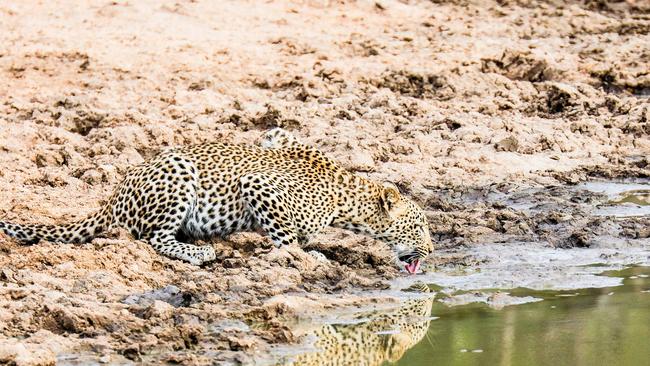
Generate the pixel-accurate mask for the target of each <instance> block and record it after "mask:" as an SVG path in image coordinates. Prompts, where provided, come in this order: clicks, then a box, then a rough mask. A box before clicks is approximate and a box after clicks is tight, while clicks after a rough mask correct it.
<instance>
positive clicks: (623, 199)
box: [578, 182, 650, 216]
mask: <svg viewBox="0 0 650 366" xmlns="http://www.w3.org/2000/svg"><path fill="white" fill-rule="evenodd" d="M578 188H579V189H585V190H588V191H592V192H598V193H603V194H605V195H607V197H608V201H607V202H606V203H605V204H603V205H600V206H599V207H598V208H597V210H596V212H595V214H596V215H600V216H646V215H650V184H648V183H620V182H587V183H583V184H580V185H578Z"/></svg>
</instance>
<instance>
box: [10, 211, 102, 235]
mask: <svg viewBox="0 0 650 366" xmlns="http://www.w3.org/2000/svg"><path fill="white" fill-rule="evenodd" d="M109 215H110V210H109V208H108V207H104V208H102V209H101V210H99V211H96V212H94V213H92V214H91V215H90V216H88V217H86V218H84V219H82V220H79V221H75V222H72V223H69V224H63V225H41V224H35V225H21V224H12V223H8V222H4V221H0V232H4V233H5V234H7V235H9V236H10V237H12V238H15V239H17V240H18V241H20V242H22V243H24V244H35V243H38V242H39V241H41V240H47V241H51V242H59V243H85V242H87V241H89V240H91V239H92V238H94V237H95V236H97V235H98V234H99V233H101V232H102V231H105V230H106V229H108V226H109V225H110V216H109Z"/></svg>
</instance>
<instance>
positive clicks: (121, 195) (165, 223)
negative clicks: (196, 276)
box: [111, 153, 216, 265]
mask: <svg viewBox="0 0 650 366" xmlns="http://www.w3.org/2000/svg"><path fill="white" fill-rule="evenodd" d="M197 187H198V172H197V170H196V168H195V167H194V164H193V163H192V162H191V161H189V160H187V159H185V158H183V157H182V156H179V155H177V154H174V153H169V154H166V155H163V156H160V157H159V158H157V159H156V160H155V161H152V162H151V163H150V164H147V165H144V166H142V167H141V168H140V169H138V170H137V171H134V172H132V175H130V176H128V177H127V178H126V179H125V181H124V182H123V184H122V187H121V188H119V189H118V191H117V192H116V195H115V196H114V197H113V199H112V200H111V205H112V207H113V209H114V217H115V219H116V221H117V223H118V225H119V226H122V227H125V228H126V229H128V230H130V231H131V233H133V234H134V236H136V237H139V238H142V239H144V240H146V241H148V242H149V243H150V244H151V246H152V247H153V248H154V249H155V250H156V252H158V253H160V254H163V255H166V256H168V257H172V258H177V259H181V260H184V261H187V262H190V263H191V264H194V265H200V264H202V263H204V262H207V261H211V260H213V259H214V258H215V257H216V255H215V252H214V248H212V246H209V245H208V246H198V245H193V244H187V243H183V242H180V241H178V240H177V239H176V237H177V235H178V234H179V232H181V228H182V227H183V224H184V223H185V221H186V220H187V218H188V216H189V215H191V214H192V212H193V210H195V208H196V204H197V192H196V191H197Z"/></svg>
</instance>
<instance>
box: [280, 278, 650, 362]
mask: <svg viewBox="0 0 650 366" xmlns="http://www.w3.org/2000/svg"><path fill="white" fill-rule="evenodd" d="M605 275H607V276H615V277H621V278H623V284H622V285H621V286H616V287H605V288H589V289H579V290H570V291H534V290H529V289H524V288H519V289H514V290H508V292H509V293H510V295H512V296H516V297H525V296H530V297H534V298H541V299H542V301H538V302H532V303H527V304H523V305H512V306H506V307H504V308H503V309H501V310H496V309H494V308H490V307H488V306H487V305H485V304H478V303H472V304H468V305H461V306H453V307H448V306H446V305H444V304H443V303H442V302H440V301H436V300H441V299H443V298H444V297H445V296H446V295H442V294H441V293H438V294H436V297H435V298H434V297H431V296H429V297H423V298H416V299H409V300H407V301H405V303H404V306H402V307H401V308H399V309H393V310H390V311H387V312H375V313H369V314H363V315H359V316H358V317H357V319H358V321H356V322H350V321H348V322H342V323H340V324H336V323H331V324H324V325H320V326H317V327H316V328H315V330H312V335H313V336H314V338H315V339H316V340H315V343H314V345H313V348H312V349H311V350H310V351H308V352H306V353H303V354H301V355H299V356H298V357H297V358H291V359H287V360H284V361H283V362H282V363H281V364H290V365H307V364H309V365H311V364H318V365H322V366H325V365H392V364H397V365H404V366H406V365H408V366H418V365H422V366H424V365H427V366H428V365H462V366H469V365H553V366H557V365H589V366H593V365H650V267H632V268H628V269H625V270H622V271H612V272H608V273H606V274H605Z"/></svg>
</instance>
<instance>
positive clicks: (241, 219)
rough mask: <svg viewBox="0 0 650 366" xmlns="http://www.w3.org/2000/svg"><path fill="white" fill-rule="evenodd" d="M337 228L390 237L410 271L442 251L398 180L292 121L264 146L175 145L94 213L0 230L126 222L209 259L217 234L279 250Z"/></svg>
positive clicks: (53, 237) (64, 236) (30, 231)
mask: <svg viewBox="0 0 650 366" xmlns="http://www.w3.org/2000/svg"><path fill="white" fill-rule="evenodd" d="M330 226H332V227H338V228H342V229H346V230H350V231H352V232H355V233H359V234H362V235H367V236H370V237H372V238H374V239H376V240H380V241H383V242H384V243H386V244H388V246H389V247H390V248H391V249H392V255H393V257H394V258H393V259H394V260H395V263H396V264H397V265H400V266H403V267H404V269H406V270H407V271H408V272H410V273H415V272H416V271H418V268H419V266H420V264H421V262H422V261H423V260H424V258H426V257H427V256H428V255H429V254H430V253H431V252H432V251H433V244H432V241H431V235H430V232H429V225H428V222H427V219H426V216H425V214H424V211H423V210H422V208H421V207H420V206H419V205H418V204H416V203H415V202H414V201H413V200H411V199H410V198H408V197H406V196H404V195H402V194H401V193H400V191H399V189H398V188H397V187H396V185H395V184H393V183H391V182H377V181H375V180H371V179H369V178H366V177H363V176H360V175H358V174H356V173H355V172H352V171H349V170H347V169H345V168H344V167H343V166H341V165H340V164H338V163H337V162H336V161H334V160H333V159H331V158H329V157H328V156H326V155H325V154H324V153H323V152H321V151H320V150H318V149H316V148H313V147H311V146H308V145H306V144H303V143H302V142H301V141H300V140H299V139H298V138H296V137H295V136H294V135H293V134H292V133H290V132H289V131H287V130H285V129H282V128H273V129H270V130H267V131H266V132H265V133H263V134H262V136H261V137H260V138H259V140H258V143H257V144H231V143H228V142H206V143H202V144H196V145H188V146H180V147H172V148H168V149H166V150H163V151H161V152H159V153H158V154H157V155H155V156H154V157H152V158H151V159H149V160H147V161H145V162H143V163H141V164H138V165H136V166H134V167H132V168H131V169H129V170H128V171H127V172H126V173H125V176H124V178H123V179H122V180H121V182H120V183H119V184H118V185H117V186H116V188H115V189H114V191H113V193H112V195H111V196H110V198H109V199H108V200H107V201H106V203H105V204H104V205H102V206H101V207H100V208H99V209H98V210H96V211H94V212H93V213H91V214H90V215H88V216H86V217H85V218H82V219H80V220H77V221H72V222H68V223H63V224H56V225H50V224H16V223H10V222H5V221H0V232H4V234H6V235H8V236H9V237H12V238H14V239H15V240H17V241H18V242H20V243H23V244H35V243H38V242H39V241H42V240H44V241H48V242H54V243H85V242H88V241H90V240H92V239H93V238H95V237H97V236H99V235H100V234H101V233H103V232H105V231H107V230H110V229H114V228H122V229H125V230H126V231H128V232H130V234H131V235H132V236H133V237H134V238H135V239H137V240H143V241H145V242H148V243H149V244H150V245H151V246H152V247H153V249H154V250H155V251H156V252H157V253H159V254H161V255H164V256H167V257H170V258H174V259H179V260H182V261H186V262H189V263H190V264H193V265H203V264H204V263H208V262H212V261H214V260H215V259H216V253H215V250H214V247H213V246H211V245H209V241H210V240H211V239H214V238H217V237H221V238H227V237H228V235H230V234H233V233H236V232H242V231H258V232H261V233H263V234H266V235H267V236H268V237H269V238H270V240H271V241H272V242H273V244H274V245H275V246H277V247H282V246H286V245H304V244H305V243H307V242H308V241H309V240H310V238H312V237H313V236H314V235H316V234H318V233H319V232H321V231H323V230H324V229H325V228H326V227H330ZM199 240H201V241H207V242H208V245H197V244H196V242H197V241H199Z"/></svg>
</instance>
